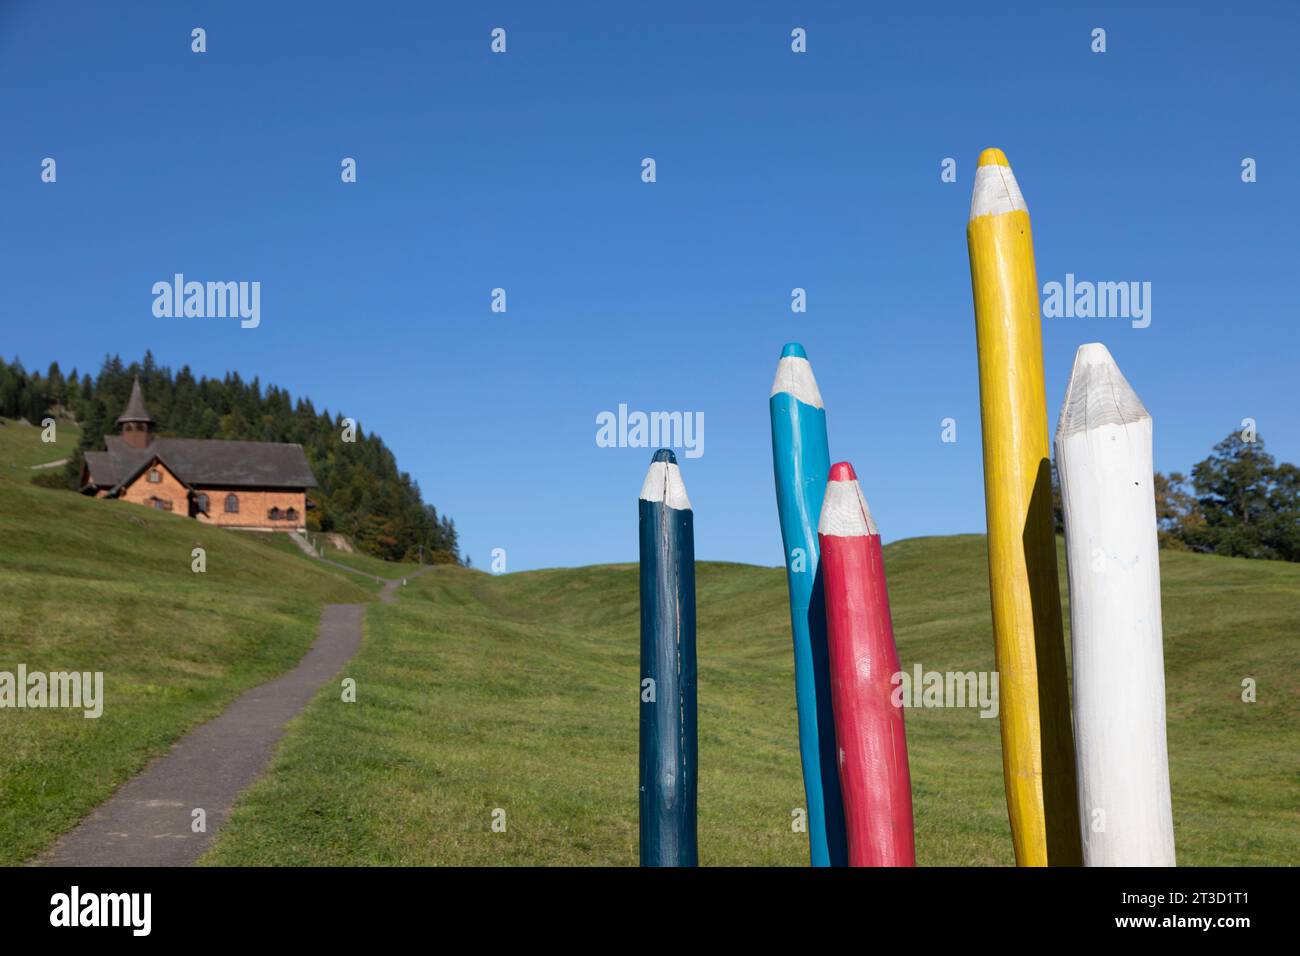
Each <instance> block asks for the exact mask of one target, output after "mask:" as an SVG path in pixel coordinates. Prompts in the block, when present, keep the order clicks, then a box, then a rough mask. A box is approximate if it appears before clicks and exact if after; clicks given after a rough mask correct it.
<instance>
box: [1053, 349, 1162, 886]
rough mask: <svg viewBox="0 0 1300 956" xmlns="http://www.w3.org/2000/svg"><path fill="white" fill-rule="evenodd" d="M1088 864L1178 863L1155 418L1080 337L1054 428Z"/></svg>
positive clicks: (1105, 357)
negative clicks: (1155, 477)
mask: <svg viewBox="0 0 1300 956" xmlns="http://www.w3.org/2000/svg"><path fill="white" fill-rule="evenodd" d="M1056 463H1057V471H1058V473H1059V475H1060V482H1061V505H1062V508H1063V510H1064V513H1065V546H1066V564H1067V568H1068V572H1069V578H1070V637H1071V643H1070V649H1071V656H1072V658H1073V664H1074V666H1073V679H1074V732H1075V738H1076V740H1077V743H1078V747H1077V753H1078V772H1079V812H1080V816H1081V817H1082V822H1083V830H1082V838H1083V858H1084V863H1085V865H1087V866H1174V865H1175V854H1174V825H1173V811H1172V807H1171V802H1170V795H1169V756H1168V748H1167V745H1166V740H1165V669H1164V647H1163V628H1162V623H1161V613H1160V554H1159V550H1158V544H1157V540H1156V510H1155V488H1154V483H1153V478H1152V474H1153V470H1154V469H1153V462H1152V423H1151V416H1150V415H1149V414H1148V413H1147V410H1146V408H1144V407H1143V405H1142V402H1141V401H1140V400H1139V399H1138V396H1137V394H1136V393H1135V392H1134V391H1133V389H1132V387H1131V386H1130V385H1129V383H1128V381H1127V380H1126V379H1125V378H1124V376H1123V374H1121V372H1120V370H1119V368H1118V366H1116V364H1115V361H1114V359H1113V358H1112V357H1111V354H1110V352H1109V351H1107V349H1106V347H1105V346H1103V345H1099V344H1091V345H1084V346H1081V347H1080V348H1079V351H1078V354H1077V355H1076V356H1075V360H1074V369H1073V372H1072V374H1071V376H1070V384H1069V387H1068V389H1067V391H1066V397H1065V403H1064V405H1063V406H1062V409H1061V416H1060V419H1059V421H1058V425H1057V432H1056Z"/></svg>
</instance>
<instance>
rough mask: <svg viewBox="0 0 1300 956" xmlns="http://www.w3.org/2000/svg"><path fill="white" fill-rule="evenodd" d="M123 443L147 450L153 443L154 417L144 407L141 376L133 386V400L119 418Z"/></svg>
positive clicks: (136, 378) (118, 422)
mask: <svg viewBox="0 0 1300 956" xmlns="http://www.w3.org/2000/svg"><path fill="white" fill-rule="evenodd" d="M117 424H118V425H119V426H120V428H121V433H122V441H123V442H124V443H125V444H127V445H130V446H131V447H132V448H147V447H148V446H149V443H150V442H151V441H153V416H152V415H150V414H149V409H147V408H145V407H144V392H142V391H141V390H140V376H138V375H137V376H136V377H135V381H134V382H133V383H132V385H131V398H130V400H129V401H127V403H126V410H125V411H124V412H122V414H121V415H118V416H117Z"/></svg>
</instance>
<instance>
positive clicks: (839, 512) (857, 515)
mask: <svg viewBox="0 0 1300 956" xmlns="http://www.w3.org/2000/svg"><path fill="white" fill-rule="evenodd" d="M817 533H818V534H824V535H828V536H834V537H837V538H861V537H864V536H866V535H879V534H880V532H879V531H878V530H877V529H876V522H875V521H874V520H873V519H872V517H871V509H870V508H868V507H867V499H866V498H864V497H863V496H862V486H861V485H859V484H858V477H857V475H856V474H854V471H853V466H852V465H850V464H849V463H848V462H846V461H841V462H837V463H836V464H834V465H831V472H830V480H828V481H827V482H826V495H825V497H823V498H822V512H821V518H820V519H819V520H818V522H817Z"/></svg>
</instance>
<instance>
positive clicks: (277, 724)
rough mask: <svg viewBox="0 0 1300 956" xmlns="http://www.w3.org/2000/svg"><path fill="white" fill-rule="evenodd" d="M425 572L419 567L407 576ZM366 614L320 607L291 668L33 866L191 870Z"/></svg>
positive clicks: (345, 654)
mask: <svg viewBox="0 0 1300 956" xmlns="http://www.w3.org/2000/svg"><path fill="white" fill-rule="evenodd" d="M347 570H352V569H351V568H348V569H347ZM427 570H429V567H428V566H426V567H424V568H421V569H419V570H417V571H415V572H413V573H412V574H411V575H408V577H414V576H415V575H416V574H421V573H423V572H424V571H427ZM367 576H369V575H367ZM402 580H403V579H400V578H398V579H394V580H389V581H387V582H386V583H385V585H384V589H383V591H381V592H380V595H379V598H380V600H381V601H385V602H392V601H393V600H394V597H393V592H394V591H395V590H396V589H397V588H398V587H399V586H400V585H401V583H402ZM365 609H366V605H364V604H330V605H327V606H326V607H325V609H324V611H323V612H322V614H321V620H320V630H319V633H318V635H317V638H316V641H315V643H314V644H312V646H311V649H310V650H309V651H307V653H306V655H305V656H304V657H303V659H302V660H301V661H299V662H298V665H297V666H296V667H295V668H294V669H293V670H291V671H289V672H288V673H286V674H282V675H281V676H280V677H277V678H275V679H274V680H271V681H268V682H267V683H265V684H262V685H261V686H260V687H254V688H253V689H252V690H248V691H245V692H244V694H243V695H241V696H240V697H238V698H236V699H235V701H234V702H232V703H231V704H230V706H229V707H227V708H226V709H225V711H223V712H222V713H221V715H220V716H218V717H216V718H214V719H213V720H211V721H209V722H208V723H206V724H203V725H201V726H199V727H196V728H194V729H193V730H191V731H190V732H189V733H188V734H186V735H185V736H184V737H182V738H181V739H180V740H178V741H177V742H176V743H175V745H173V747H172V749H171V750H170V751H169V752H168V753H167V754H166V756H163V757H159V758H158V759H157V760H155V761H153V762H152V763H151V764H149V765H148V766H147V767H145V769H144V770H143V771H141V772H140V774H139V775H137V776H136V777H134V778H132V779H131V780H129V781H128V782H127V783H125V784H123V786H122V787H121V788H119V789H118V791H117V792H116V793H115V794H113V796H112V797H110V798H109V799H108V800H107V801H106V802H104V803H103V804H101V805H100V806H99V807H98V809H96V810H95V811H94V812H92V813H91V814H90V816H88V817H86V819H84V820H83V821H82V822H81V823H80V824H78V825H77V827H76V829H74V830H72V831H70V832H69V833H67V834H65V835H64V836H63V837H62V838H61V839H60V840H59V841H58V842H57V843H55V844H54V846H53V847H51V848H50V849H49V850H48V851H47V852H46V853H45V854H44V855H42V856H41V857H39V858H38V859H37V860H36V861H35V862H36V864H37V865H39V866H189V865H191V864H193V863H194V861H195V860H197V859H198V858H199V857H200V856H201V855H202V854H203V853H204V851H205V850H207V849H208V847H209V846H210V845H211V843H212V840H213V839H214V838H215V837H216V835H217V833H218V831H220V829H221V827H222V826H223V825H224V824H225V822H226V820H227V819H228V818H229V816H230V811H231V808H232V807H233V806H234V805H235V800H236V799H238V797H239V794H240V793H242V792H243V791H244V790H245V789H246V788H247V787H248V786H249V785H251V784H252V783H253V782H254V781H255V780H256V779H257V778H258V776H260V775H261V773H262V772H263V771H264V770H265V769H266V767H267V765H268V764H269V763H270V762H271V757H272V756H273V755H274V753H275V747H276V744H278V743H279V741H280V738H281V737H282V736H283V734H284V727H285V724H287V723H288V722H289V721H290V720H291V719H292V718H293V717H294V716H295V715H297V714H298V712H299V711H301V710H302V709H303V707H305V706H306V705H307V702H308V701H310V700H311V699H312V697H313V696H314V695H315V694H316V692H317V691H318V690H320V688H321V687H322V686H323V685H324V684H325V683H326V682H327V681H329V680H330V678H332V677H334V676H335V675H337V674H338V673H339V672H340V670H342V668H343V665H345V664H346V663H347V662H348V661H349V660H351V659H352V656H353V655H354V654H355V653H356V652H357V648H359V647H360V646H361V624H362V620H363V619H364V617H365ZM196 809H202V810H203V811H204V812H205V813H206V815H207V830H206V832H204V833H195V832H193V830H192V823H193V820H194V815H193V811H194V810H196Z"/></svg>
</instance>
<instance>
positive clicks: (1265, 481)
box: [1052, 431, 1300, 561]
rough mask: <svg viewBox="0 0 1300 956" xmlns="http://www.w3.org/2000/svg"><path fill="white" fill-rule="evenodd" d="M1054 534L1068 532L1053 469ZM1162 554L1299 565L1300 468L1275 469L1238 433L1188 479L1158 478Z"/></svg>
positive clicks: (1260, 443) (1257, 441)
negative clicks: (1184, 553)
mask: <svg viewBox="0 0 1300 956" xmlns="http://www.w3.org/2000/svg"><path fill="white" fill-rule="evenodd" d="M1052 498H1053V507H1054V510H1055V513H1056V530H1057V531H1058V532H1061V531H1063V529H1064V516H1063V513H1062V510H1061V492H1060V487H1059V485H1058V484H1057V477H1056V463H1055V462H1053V463H1052ZM1155 498H1156V530H1157V536H1158V538H1159V540H1160V547H1162V548H1167V549H1170V550H1173V551H1196V552H1200V553H1203V554H1221V555H1226V556H1228V557H1235V558H1267V559H1272V560H1275V561H1300V468H1297V467H1296V466H1295V465H1293V464H1290V463H1289V462H1281V463H1279V462H1277V461H1276V460H1275V459H1274V458H1273V456H1272V455H1270V454H1269V453H1268V452H1267V451H1265V450H1264V438H1263V436H1262V435H1259V434H1256V433H1254V432H1252V431H1242V432H1233V433H1232V434H1230V435H1228V437H1227V438H1225V439H1223V441H1221V442H1219V443H1218V444H1217V445H1215V446H1214V449H1213V450H1212V451H1211V452H1210V455H1209V457H1208V458H1206V459H1205V460H1204V461H1200V462H1197V463H1196V464H1195V465H1193V466H1192V470H1191V472H1190V474H1184V473H1182V472H1177V471H1175V472H1170V473H1169V474H1168V475H1166V474H1162V473H1161V472H1156V473H1155Z"/></svg>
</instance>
